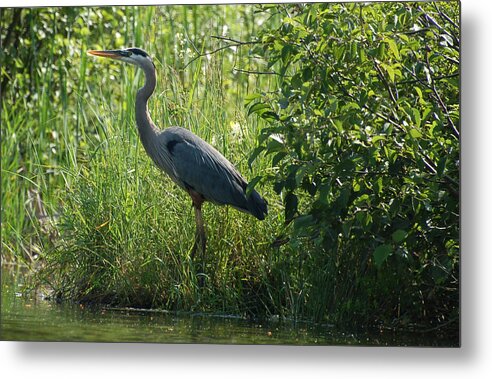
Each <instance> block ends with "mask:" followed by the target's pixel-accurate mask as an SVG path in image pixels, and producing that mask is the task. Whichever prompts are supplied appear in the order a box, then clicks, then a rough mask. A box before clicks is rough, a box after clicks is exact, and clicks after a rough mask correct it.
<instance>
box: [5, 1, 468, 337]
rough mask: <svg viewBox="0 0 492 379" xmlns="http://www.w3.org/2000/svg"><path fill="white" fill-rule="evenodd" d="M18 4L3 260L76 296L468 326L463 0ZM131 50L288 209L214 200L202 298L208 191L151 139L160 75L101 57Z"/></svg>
mask: <svg viewBox="0 0 492 379" xmlns="http://www.w3.org/2000/svg"><path fill="white" fill-rule="evenodd" d="M1 12H2V13H1V20H2V32H1V35H2V42H3V49H2V53H1V54H2V55H1V59H2V92H1V96H2V97H1V99H2V107H1V109H2V117H1V120H2V259H3V260H18V261H19V260H20V261H22V260H23V261H26V262H29V264H30V265H31V267H36V266H37V265H33V264H32V262H37V263H39V264H40V266H41V267H42V268H43V269H42V270H41V271H39V275H38V280H40V281H41V282H42V283H44V284H47V285H48V286H49V287H50V288H52V289H53V290H54V294H55V295H56V296H59V297H61V298H65V299H70V300H75V301H85V302H104V303H111V304H118V305H133V306H145V307H165V308H171V309H180V310H207V311H213V312H232V313H242V314H249V315H252V316H265V315H281V316H286V317H293V318H307V319H312V320H316V321H322V320H329V321H331V322H338V323H349V324H358V323H364V324H366V325H369V324H371V325H372V324H375V323H383V324H385V325H397V326H406V327H410V326H412V327H415V328H418V329H432V328H440V327H442V326H446V329H447V330H451V331H453V333H455V334H456V335H457V330H458V321H459V280H458V279H459V151H460V150H459V130H460V118H459V79H460V77H459V68H460V63H459V62H460V56H459V43H460V29H459V25H460V24H459V22H460V20H459V12H460V9H459V3H457V2H435V3H416V2H406V3H354V4H349V3H347V4H333V3H332V4H306V5H304V4H283V5H282V4H281V5H261V6H260V5H258V6H252V5H244V6H243V5H241V6H194V7H187V6H166V7H141V8H139V7H108V8H54V9H43V8H38V9H2V10H1ZM211 36H226V37H227V38H230V39H228V40H224V39H217V38H211ZM120 46H139V47H142V48H144V49H146V50H147V51H148V52H150V53H151V55H152V56H154V57H156V60H157V69H158V72H159V74H158V75H159V77H158V79H159V85H158V88H157V91H156V94H155V95H154V98H155V99H154V100H153V101H152V103H151V109H150V112H151V114H152V116H153V118H154V120H155V121H156V122H157V124H158V125H161V127H164V126H165V125H170V124H179V125H182V126H185V127H188V128H190V129H191V130H193V131H194V132H195V133H196V134H198V135H200V136H201V137H202V138H204V139H206V140H208V141H209V142H211V143H212V144H214V145H215V146H216V147H217V148H218V149H219V150H221V151H222V152H223V153H224V155H225V156H226V157H228V158H229V159H230V160H231V161H232V162H234V164H235V165H236V166H237V167H238V168H239V169H240V171H242V172H243V173H245V175H246V176H247V177H249V178H250V179H251V178H253V179H252V180H251V184H250V188H252V187H253V186H256V187H257V189H258V190H259V191H260V192H261V193H262V194H264V195H265V197H266V198H267V199H268V201H269V204H270V206H269V211H270V214H269V217H268V219H267V220H266V221H264V222H262V223H259V222H257V221H256V220H254V219H252V218H251V217H249V216H247V215H244V214H240V213H238V212H236V211H234V210H230V209H228V208H218V207H214V206H207V207H206V209H205V219H206V223H207V228H208V229H207V232H208V235H209V254H208V256H207V262H206V269H205V273H206V274H207V280H206V284H205V287H203V288H201V287H199V286H198V284H197V283H198V281H197V272H196V268H195V266H194V263H193V262H192V261H191V260H190V259H189V249H190V248H191V242H192V240H193V232H194V230H193V214H192V212H191V210H190V207H189V200H188V199H187V198H186V196H185V194H183V193H181V191H179V190H177V189H176V188H175V187H174V186H173V185H172V184H171V183H170V181H169V180H167V179H163V178H161V177H160V176H159V173H158V171H157V169H155V168H154V167H153V166H152V164H151V163H150V162H149V160H148V158H147V157H146V156H145V154H144V152H143V149H141V147H140V145H139V141H138V137H137V133H136V132H135V128H134V116H133V102H134V96H135V88H136V87H137V86H138V83H140V82H141V79H142V77H141V75H140V74H139V73H138V72H137V73H136V74H135V72H134V71H133V69H130V68H128V67H122V66H121V65H119V64H117V63H110V62H99V61H94V60H91V59H90V58H88V57H87V56H86V54H85V51H86V50H88V49H100V48H117V47H120ZM206 52H214V53H213V54H209V55H205V53H206Z"/></svg>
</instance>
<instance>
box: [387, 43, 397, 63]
mask: <svg viewBox="0 0 492 379" xmlns="http://www.w3.org/2000/svg"><path fill="white" fill-rule="evenodd" d="M386 42H387V43H388V46H389V48H390V50H391V52H392V53H393V55H394V56H395V58H396V59H398V60H400V51H399V50H398V45H397V44H396V42H395V40H394V39H389V38H388V39H387V40H386Z"/></svg>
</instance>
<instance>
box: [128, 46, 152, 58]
mask: <svg viewBox="0 0 492 379" xmlns="http://www.w3.org/2000/svg"><path fill="white" fill-rule="evenodd" d="M127 51H130V52H132V53H133V54H135V55H141V56H143V57H148V56H149V55H148V54H147V53H146V52H145V51H143V50H142V49H137V48H131V49H127Z"/></svg>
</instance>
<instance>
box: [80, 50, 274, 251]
mask: <svg viewBox="0 0 492 379" xmlns="http://www.w3.org/2000/svg"><path fill="white" fill-rule="evenodd" d="M88 53H89V54H91V55H96V56H99V57H105V58H111V59H116V60H120V61H123V62H126V63H131V64H133V65H135V66H137V67H140V68H141V69H142V70H143V72H144V73H145V84H144V86H143V87H142V88H140V89H139V90H138V92H137V97H136V101H135V116H136V121H137V127H138V132H139V135H140V140H141V141H142V145H143V146H144V148H145V151H146V152H147V154H148V156H149V157H150V158H151V159H152V160H153V161H154V163H155V164H156V165H157V167H159V168H160V169H161V170H163V171H164V172H165V173H166V174H168V175H169V177H170V178H171V179H172V180H173V181H174V182H175V183H176V184H177V185H178V186H179V187H181V188H183V189H184V190H185V191H186V192H187V193H188V194H189V195H190V197H191V200H192V203H193V207H194V209H195V219H196V234H195V243H194V245H193V249H192V254H191V255H192V258H193V256H194V255H195V252H196V250H197V247H199V248H200V249H201V255H202V259H204V254H205V248H206V235H205V229H204V225H203V219H202V212H201V209H202V204H203V202H204V201H210V202H212V203H215V204H219V205H231V206H233V207H234V208H237V209H238V210H240V211H243V212H247V213H250V214H252V215H253V216H255V217H256V218H258V219H259V220H263V219H264V218H265V216H266V215H267V203H266V201H265V200H264V199H263V198H262V197H261V196H260V195H259V194H258V192H256V191H255V190H253V191H252V192H251V193H250V194H249V196H248V195H247V194H246V186H247V184H248V183H247V182H246V180H245V179H244V178H243V177H242V176H241V174H240V173H239V172H238V170H236V168H235V167H234V166H233V165H232V164H231V163H230V162H229V161H228V160H227V159H226V158H224V156H223V155H222V154H221V153H219V152H218V151H217V150H216V149H214V148H213V147H212V146H211V145H209V144H208V143H207V142H205V141H204V140H202V139H201V138H200V137H198V136H196V135H195V134H193V133H192V132H190V131H189V130H187V129H183V128H180V127H177V126H173V127H168V128H166V129H165V130H162V131H161V130H159V129H158V128H157V127H156V126H155V125H154V123H153V122H152V119H151V118H150V115H149V112H148V110H147V102H148V100H149V98H150V96H152V93H153V92H154V89H155V86H156V70H155V66H154V63H153V62H152V59H151V58H150V56H149V55H148V54H147V53H146V52H145V51H143V50H141V49H138V48H130V49H124V50H89V51H88Z"/></svg>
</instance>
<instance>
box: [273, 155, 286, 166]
mask: <svg viewBox="0 0 492 379" xmlns="http://www.w3.org/2000/svg"><path fill="white" fill-rule="evenodd" d="M286 155H287V153H286V152H285V151H281V152H279V153H277V154H275V156H274V157H273V158H272V167H276V166H277V165H278V164H279V162H280V161H281V160H282V159H284V158H285V156H286Z"/></svg>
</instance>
